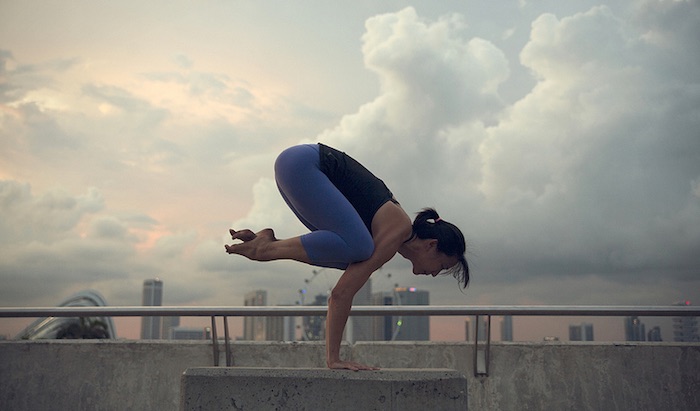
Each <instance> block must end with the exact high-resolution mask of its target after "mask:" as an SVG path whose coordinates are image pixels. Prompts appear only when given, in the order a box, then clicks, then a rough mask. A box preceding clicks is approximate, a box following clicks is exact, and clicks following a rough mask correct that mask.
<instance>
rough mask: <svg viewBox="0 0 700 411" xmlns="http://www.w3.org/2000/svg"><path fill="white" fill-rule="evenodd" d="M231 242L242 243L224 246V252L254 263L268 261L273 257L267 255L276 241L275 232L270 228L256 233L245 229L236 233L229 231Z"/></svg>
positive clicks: (232, 230)
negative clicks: (245, 258)
mask: <svg viewBox="0 0 700 411" xmlns="http://www.w3.org/2000/svg"><path fill="white" fill-rule="evenodd" d="M229 233H230V234H231V239H232V240H241V241H242V242H240V243H236V244H231V245H225V246H224V248H226V252H227V253H229V254H238V255H242V256H244V257H247V258H249V259H251V260H254V261H269V260H271V259H272V258H273V257H272V256H271V255H270V254H269V252H268V251H269V248H270V245H271V244H272V243H273V242H275V241H277V239H276V238H275V232H274V231H273V230H272V229H271V228H266V229H264V230H262V231H259V232H257V233H253V232H252V231H250V230H248V229H245V230H240V231H236V230H234V229H230V230H229Z"/></svg>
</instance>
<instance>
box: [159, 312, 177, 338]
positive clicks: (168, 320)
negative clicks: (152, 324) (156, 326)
mask: <svg viewBox="0 0 700 411" xmlns="http://www.w3.org/2000/svg"><path fill="white" fill-rule="evenodd" d="M161 323H162V327H161V333H160V335H161V337H163V339H165V340H171V339H173V338H172V337H171V332H170V330H171V329H173V328H176V327H179V326H180V317H179V316H169V317H161Z"/></svg>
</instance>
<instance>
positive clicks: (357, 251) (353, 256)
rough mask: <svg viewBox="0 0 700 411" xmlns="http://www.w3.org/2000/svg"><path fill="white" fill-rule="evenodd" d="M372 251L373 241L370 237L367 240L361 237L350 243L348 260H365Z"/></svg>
mask: <svg viewBox="0 0 700 411" xmlns="http://www.w3.org/2000/svg"><path fill="white" fill-rule="evenodd" d="M372 253H374V241H372V238H371V237H370V238H369V240H367V239H363V240H360V241H355V242H353V243H352V244H351V245H350V251H349V254H350V255H349V260H350V261H351V262H355V263H356V262H359V261H365V260H367V259H369V258H370V257H371V256H372Z"/></svg>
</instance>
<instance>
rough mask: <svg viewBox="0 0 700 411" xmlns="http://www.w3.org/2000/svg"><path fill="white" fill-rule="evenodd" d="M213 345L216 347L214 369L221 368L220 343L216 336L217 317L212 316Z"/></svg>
mask: <svg viewBox="0 0 700 411" xmlns="http://www.w3.org/2000/svg"><path fill="white" fill-rule="evenodd" d="M211 343H212V347H214V367H218V366H219V341H218V338H217V336H216V316H214V315H212V316H211Z"/></svg>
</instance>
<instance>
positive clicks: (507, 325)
mask: <svg viewBox="0 0 700 411" xmlns="http://www.w3.org/2000/svg"><path fill="white" fill-rule="evenodd" d="M501 341H513V316H512V315H504V316H503V319H502V320H501Z"/></svg>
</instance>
